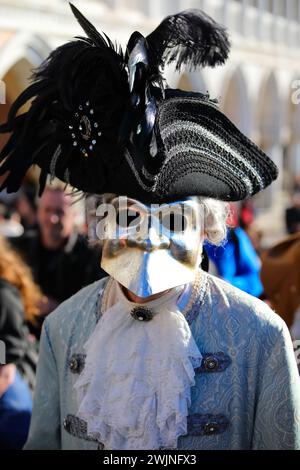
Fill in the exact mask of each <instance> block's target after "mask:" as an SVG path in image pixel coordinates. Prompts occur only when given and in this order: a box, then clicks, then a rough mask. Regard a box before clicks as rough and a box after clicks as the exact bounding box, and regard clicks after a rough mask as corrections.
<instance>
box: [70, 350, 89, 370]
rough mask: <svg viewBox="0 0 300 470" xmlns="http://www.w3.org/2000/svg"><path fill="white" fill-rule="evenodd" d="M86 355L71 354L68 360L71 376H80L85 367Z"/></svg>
mask: <svg viewBox="0 0 300 470" xmlns="http://www.w3.org/2000/svg"><path fill="white" fill-rule="evenodd" d="M85 358H86V354H73V356H71V358H70V360H69V367H70V371H71V372H72V373H73V374H80V373H81V372H82V371H83V369H84V366H85Z"/></svg>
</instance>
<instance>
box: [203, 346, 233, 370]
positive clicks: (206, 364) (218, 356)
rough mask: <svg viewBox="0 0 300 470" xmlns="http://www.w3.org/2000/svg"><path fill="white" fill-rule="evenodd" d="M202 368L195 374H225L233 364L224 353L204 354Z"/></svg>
mask: <svg viewBox="0 0 300 470" xmlns="http://www.w3.org/2000/svg"><path fill="white" fill-rule="evenodd" d="M202 356H203V358H202V362H201V366H200V367H198V368H197V369H195V372H196V373H197V372H223V371H224V370H225V369H227V367H228V366H229V365H230V364H231V359H230V357H229V356H228V355H227V354H225V353H223V352H221V351H220V352H217V353H203V354H202Z"/></svg>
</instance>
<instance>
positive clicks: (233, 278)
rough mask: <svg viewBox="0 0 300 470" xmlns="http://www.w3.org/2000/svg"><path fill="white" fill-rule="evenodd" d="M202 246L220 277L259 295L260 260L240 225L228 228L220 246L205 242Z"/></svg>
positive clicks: (260, 291) (252, 293)
mask: <svg viewBox="0 0 300 470" xmlns="http://www.w3.org/2000/svg"><path fill="white" fill-rule="evenodd" d="M204 248H205V250H206V252H207V254H208V257H209V260H210V261H211V262H213V263H214V264H215V266H216V269H217V273H218V275H219V276H220V277H222V278H223V279H225V280H226V281H228V282H230V284H232V285H233V286H235V287H238V288H239V289H241V290H243V291H244V292H247V293H248V294H251V295H254V296H255V297H260V296H261V294H262V293H263V286H262V283H261V280H260V269H261V261H260V259H259V257H258V255H257V253H256V251H255V249H254V247H253V245H252V242H251V240H250V238H249V237H248V235H247V234H246V232H245V231H244V230H243V229H242V228H241V227H235V228H231V229H228V231H227V237H226V240H225V241H224V242H223V243H222V244H221V245H220V246H214V245H211V244H209V243H205V245H204Z"/></svg>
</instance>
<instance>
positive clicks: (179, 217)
mask: <svg viewBox="0 0 300 470" xmlns="http://www.w3.org/2000/svg"><path fill="white" fill-rule="evenodd" d="M161 223H162V225H163V227H164V228H165V229H166V230H168V231H169V232H172V233H182V232H184V230H186V228H187V226H188V223H187V219H186V217H185V216H184V215H183V214H182V213H176V212H168V213H167V214H162V216H161Z"/></svg>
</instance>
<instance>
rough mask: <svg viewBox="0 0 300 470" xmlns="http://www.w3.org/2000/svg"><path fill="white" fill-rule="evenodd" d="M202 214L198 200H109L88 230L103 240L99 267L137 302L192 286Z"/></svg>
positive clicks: (200, 235) (199, 247)
mask: <svg viewBox="0 0 300 470" xmlns="http://www.w3.org/2000/svg"><path fill="white" fill-rule="evenodd" d="M201 210H202V206H201V203H200V202H199V199H198V198H197V197H188V198H185V199H182V200H178V201H175V202H171V203H168V204H161V205H158V204H152V205H146V204H143V203H141V202H139V201H137V200H134V199H130V198H127V197H125V196H118V197H111V199H110V200H109V202H106V203H105V204H103V203H102V204H99V205H98V207H97V209H96V218H95V221H96V222H97V220H99V221H98V222H97V223H94V224H93V225H92V226H91V227H90V230H93V231H94V233H96V234H97V237H98V238H101V239H102V241H103V246H102V262H101V267H102V268H103V269H104V270H105V271H106V272H107V273H108V274H109V275H110V276H112V277H113V278H114V279H116V280H117V281H118V282H119V283H120V284H121V285H122V286H124V287H126V288H127V289H129V290H130V291H131V292H133V293H134V294H135V295H137V296H139V297H148V296H150V295H153V294H156V293H159V292H163V291H165V290H167V289H170V288H172V287H176V286H179V285H182V284H186V283H189V282H192V281H193V280H194V277H195V273H196V270H197V268H198V266H199V264H200V261H201V253H202V242H203V227H202V224H203V217H201Z"/></svg>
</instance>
